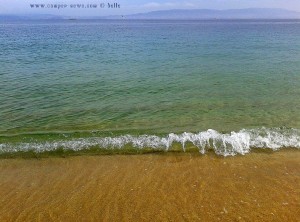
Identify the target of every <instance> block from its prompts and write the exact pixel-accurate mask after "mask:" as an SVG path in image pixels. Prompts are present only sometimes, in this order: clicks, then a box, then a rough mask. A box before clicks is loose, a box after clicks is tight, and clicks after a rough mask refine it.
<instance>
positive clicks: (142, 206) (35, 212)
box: [0, 150, 300, 221]
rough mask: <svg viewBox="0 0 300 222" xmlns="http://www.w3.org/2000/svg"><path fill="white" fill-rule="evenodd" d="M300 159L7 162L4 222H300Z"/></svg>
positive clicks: (286, 154) (0, 164)
mask: <svg viewBox="0 0 300 222" xmlns="http://www.w3.org/2000/svg"><path fill="white" fill-rule="evenodd" d="M299 158H300V152H299V151H296V150H282V151H278V152H272V153H261V152H260V153H256V152H253V153H251V154H249V155H246V156H236V157H227V158H224V157H221V156H216V155H215V154H213V153H207V154H205V155H198V154H193V153H176V154H174V153H172V154H170V153H165V154H164V155H155V154H147V155H134V156H128V155H113V156H111V155H108V156H79V157H70V158H49V159H39V160H36V159H29V160H23V159H11V160H4V159H0V168H1V171H0V178H1V181H0V195H1V198H2V201H1V202H0V220H2V221H49V220H54V221H61V220H63V221H72V220H99V221H116V220H119V221H149V220H155V221H182V220H187V221H195V220H201V221H219V220H220V221H297V219H298V218H299V216H300V215H299V207H300V204H299V203H300V199H299V197H300V187H299V184H300V175H299V169H300V165H299V164H300V161H299V160H300V159H299Z"/></svg>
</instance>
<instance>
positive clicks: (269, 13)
mask: <svg viewBox="0 0 300 222" xmlns="http://www.w3.org/2000/svg"><path fill="white" fill-rule="evenodd" d="M74 18H76V19H128V20H129V19H149V20H151V19H174V20H175V19H176V20H188V19H194V20H200V19H300V12H296V11H290V10H285V9H271V8H249V9H228V10H212V9H174V10H162V11H153V12H147V13H139V14H132V15H117V16H116V15H114V16H89V17H81V16H57V15H43V14H41V15H0V21H3V20H4V21H5V20H9V21H10V20H31V19H34V20H41V19H47V20H49V19H74Z"/></svg>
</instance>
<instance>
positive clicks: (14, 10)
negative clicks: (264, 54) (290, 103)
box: [0, 0, 300, 16]
mask: <svg viewBox="0 0 300 222" xmlns="http://www.w3.org/2000/svg"><path fill="white" fill-rule="evenodd" d="M114 2H116V3H119V4H120V9H109V8H107V3H114ZM41 3H43V4H46V5H47V4H67V5H68V7H67V8H64V9H54V8H52V9H51V8H50V9H45V8H44V9H36V8H35V9H32V8H31V7H30V4H41ZM100 3H104V4H105V7H104V8H100V7H98V8H97V9H70V8H69V5H70V4H98V5H100ZM199 8H205V9H236V8H284V9H290V10H294V11H299V12H300V0H183V1H179V0H152V1H151V0H140V1H136V0H0V14H55V15H73V16H80V15H84V16H85V15H98V16H102V15H115V14H118V15H120V14H124V15H126V14H132V13H138V12H147V11H155V10H164V9H199Z"/></svg>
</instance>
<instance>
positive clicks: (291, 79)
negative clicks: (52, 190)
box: [0, 19, 300, 156]
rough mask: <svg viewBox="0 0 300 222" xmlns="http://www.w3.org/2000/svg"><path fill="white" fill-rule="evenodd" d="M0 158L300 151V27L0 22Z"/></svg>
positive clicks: (274, 23) (278, 23)
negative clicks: (45, 155)
mask: <svg viewBox="0 0 300 222" xmlns="http://www.w3.org/2000/svg"><path fill="white" fill-rule="evenodd" d="M0 33H1V34H0V156H1V155H2V156H3V155H6V156H7V155H14V154H20V155H21V156H22V155H26V153H34V154H41V153H48V154H51V153H74V154H76V153H78V154H79V153H80V152H84V153H89V152H91V153H97V152H99V153H102V152H104V153H114V152H117V153H118V152H121V153H125V154H126V153H131V152H137V153H144V152H167V151H168V152H172V151H174V152H175V151H176V152H194V151H196V152H198V151H199V154H200V155H201V154H205V153H207V152H214V153H216V154H217V155H221V156H234V155H244V154H247V153H250V152H252V151H258V150H260V151H263V150H267V151H272V152H273V151H276V150H279V149H290V148H292V149H299V148H300V20H217V19H215V20H194V21H189V20H180V21H177V20H33V21H6V22H5V21H0Z"/></svg>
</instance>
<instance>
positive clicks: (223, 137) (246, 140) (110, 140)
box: [0, 128, 300, 156]
mask: <svg viewBox="0 0 300 222" xmlns="http://www.w3.org/2000/svg"><path fill="white" fill-rule="evenodd" d="M175 144H179V147H180V149H181V150H182V151H184V152H185V151H187V150H188V149H187V147H191V146H192V147H195V148H197V149H198V150H199V152H200V153H202V154H204V153H206V152H207V151H209V150H213V151H214V152H215V153H216V154H218V155H222V156H234V155H236V154H242V155H244V154H247V153H249V152H250V151H251V149H271V150H274V151H275V150H278V149H282V148H297V149H299V148H300V130H299V129H286V128H275V129H267V128H261V129H243V130H240V131H238V132H231V133H224V134H223V133H219V132H217V131H216V130H213V129H209V130H207V131H202V132H199V133H186V132H185V133H182V134H174V133H170V134H168V135H166V136H162V137H161V136H156V135H140V136H133V135H122V136H117V137H87V138H69V139H67V140H54V141H44V142H34V141H32V142H17V143H10V142H7V143H1V144H0V153H2V154H3V153H15V152H20V151H22V152H28V151H33V152H36V153H42V152H47V151H55V150H58V149H63V150H72V151H81V150H89V149H91V148H95V147H96V148H97V149H107V150H109V149H112V150H115V149H124V148H125V146H130V147H131V148H134V149H140V150H143V149H151V150H153V151H169V150H172V149H174V146H175Z"/></svg>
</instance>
